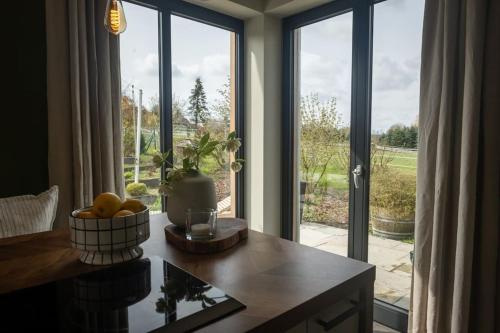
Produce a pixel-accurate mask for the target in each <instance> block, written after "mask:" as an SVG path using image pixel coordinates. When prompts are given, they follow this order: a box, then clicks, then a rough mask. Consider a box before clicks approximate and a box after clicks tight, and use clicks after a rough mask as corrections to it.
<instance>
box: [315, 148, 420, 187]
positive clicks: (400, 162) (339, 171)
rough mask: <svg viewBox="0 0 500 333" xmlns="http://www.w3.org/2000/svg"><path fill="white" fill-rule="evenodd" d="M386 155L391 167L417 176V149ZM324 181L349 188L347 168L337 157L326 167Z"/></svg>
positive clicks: (330, 184) (331, 185)
mask: <svg viewBox="0 0 500 333" xmlns="http://www.w3.org/2000/svg"><path fill="white" fill-rule="evenodd" d="M386 157H387V158H388V159H389V163H388V164H387V165H388V166H389V167H390V168H391V169H393V170H396V171H397V172H399V173H402V174H406V175H415V176H416V173H417V152H416V151H404V152H403V151H401V152H386ZM317 176H319V174H317ZM324 182H326V183H327V184H328V185H327V187H329V188H333V189H335V190H337V191H346V190H348V189H349V184H348V177H347V170H345V168H343V167H341V166H340V165H339V163H338V162H337V161H336V160H335V159H333V160H332V162H331V163H330V164H329V165H328V167H327V169H326V172H325V175H324Z"/></svg>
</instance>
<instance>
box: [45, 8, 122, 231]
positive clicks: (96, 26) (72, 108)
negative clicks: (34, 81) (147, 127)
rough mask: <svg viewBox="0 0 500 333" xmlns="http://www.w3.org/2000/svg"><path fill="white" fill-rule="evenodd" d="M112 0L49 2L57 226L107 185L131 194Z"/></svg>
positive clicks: (51, 154)
mask: <svg viewBox="0 0 500 333" xmlns="http://www.w3.org/2000/svg"><path fill="white" fill-rule="evenodd" d="M105 9H106V0H46V15H47V73H48V75H47V81H48V82H47V86H48V91H47V98H48V126H49V182H50V184H51V185H54V184H57V185H59V187H60V192H61V193H60V202H59V210H58V216H57V219H56V222H55V226H56V227H61V226H65V225H66V220H67V216H68V214H69V213H70V212H71V211H72V210H73V209H75V208H81V207H85V206H89V205H91V204H92V201H93V198H94V197H95V196H96V195H97V194H99V193H101V192H105V191H111V192H115V193H117V194H118V195H120V196H122V197H123V195H124V181H123V158H122V140H121V113H120V96H121V87H120V62H119V59H120V58H119V50H120V48H119V40H118V38H117V37H115V36H113V35H111V34H109V33H108V31H107V30H106V29H105V28H104V25H103V20H104V13H105Z"/></svg>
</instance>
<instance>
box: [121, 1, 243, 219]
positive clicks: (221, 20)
mask: <svg viewBox="0 0 500 333" xmlns="http://www.w3.org/2000/svg"><path fill="white" fill-rule="evenodd" d="M124 1H126V2H130V3H132V4H135V5H139V6H143V7H147V8H150V9H154V10H156V11H158V50H159V55H158V56H159V67H160V76H159V81H160V86H159V87H160V96H159V99H160V119H161V120H160V146H161V151H168V150H169V149H172V148H173V138H172V134H173V131H172V55H171V25H170V24H171V15H176V16H180V17H183V18H186V19H190V20H193V21H196V22H200V23H204V24H208V25H211V26H214V27H217V28H221V29H224V30H228V31H230V32H234V33H235V34H236V59H235V62H236V68H235V87H236V92H235V96H236V103H235V105H236V110H235V131H236V134H237V136H238V137H240V138H241V139H242V141H243V142H245V133H244V128H245V127H244V116H245V114H244V108H245V104H244V92H245V90H244V68H245V67H244V22H243V21H242V20H240V19H237V18H234V17H232V16H229V15H225V14H222V13H219V12H216V11H213V10H210V9H207V8H204V7H200V6H197V5H194V4H191V3H188V2H185V1H182V0H169V1H161V0H124ZM125 15H126V13H125ZM244 156H245V152H244V146H243V145H242V146H241V148H240V149H239V151H238V153H237V157H238V158H244ZM235 179H236V195H235V196H236V212H235V214H236V216H237V217H241V218H244V217H245V211H244V191H245V190H244V188H245V186H244V185H245V184H244V182H245V174H244V170H242V171H240V172H238V173H237V174H236V177H235ZM164 199H165V198H162V207H163V208H162V209H163V210H164V208H165V202H164Z"/></svg>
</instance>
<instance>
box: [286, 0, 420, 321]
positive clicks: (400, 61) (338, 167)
mask: <svg viewBox="0 0 500 333" xmlns="http://www.w3.org/2000/svg"><path fill="white" fill-rule="evenodd" d="M423 3H424V1H423V0H418V1H411V2H408V1H402V0H387V1H370V0H359V1H349V0H346V1H334V2H331V3H328V4H325V5H322V6H319V7H316V8H313V9H311V10H308V11H306V12H303V13H300V14H297V15H294V16H291V17H288V18H285V19H284V35H283V39H284V58H283V62H284V67H283V124H284V128H283V165H284V168H283V182H282V184H283V192H282V198H283V211H282V236H283V237H285V238H288V239H293V240H296V241H299V242H300V243H302V244H305V245H308V246H312V247H316V248H318V249H322V250H325V251H329V252H332V253H335V254H339V255H344V256H349V257H351V258H354V259H358V260H362V261H367V262H370V263H372V264H374V265H376V267H377V280H376V282H375V298H376V300H375V305H374V318H375V320H376V321H378V322H380V323H382V324H384V325H386V326H389V327H391V328H394V329H397V330H398V331H406V327H407V321H408V307H409V295H410V284H411V274H412V261H411V260H412V250H413V227H414V211H415V187H416V186H415V184H416V153H417V146H416V144H417V134H418V123H417V118H418V96H419V86H418V84H419V67H420V44H421V43H420V40H421V30H422V19H423Z"/></svg>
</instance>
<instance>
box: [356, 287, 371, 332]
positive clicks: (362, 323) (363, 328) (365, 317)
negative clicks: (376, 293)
mask: <svg viewBox="0 0 500 333" xmlns="http://www.w3.org/2000/svg"><path fill="white" fill-rule="evenodd" d="M359 296H360V302H362V307H361V311H360V312H359V333H372V332H373V282H372V283H369V284H368V285H366V286H365V287H363V288H362V289H361V290H360V295H359Z"/></svg>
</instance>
